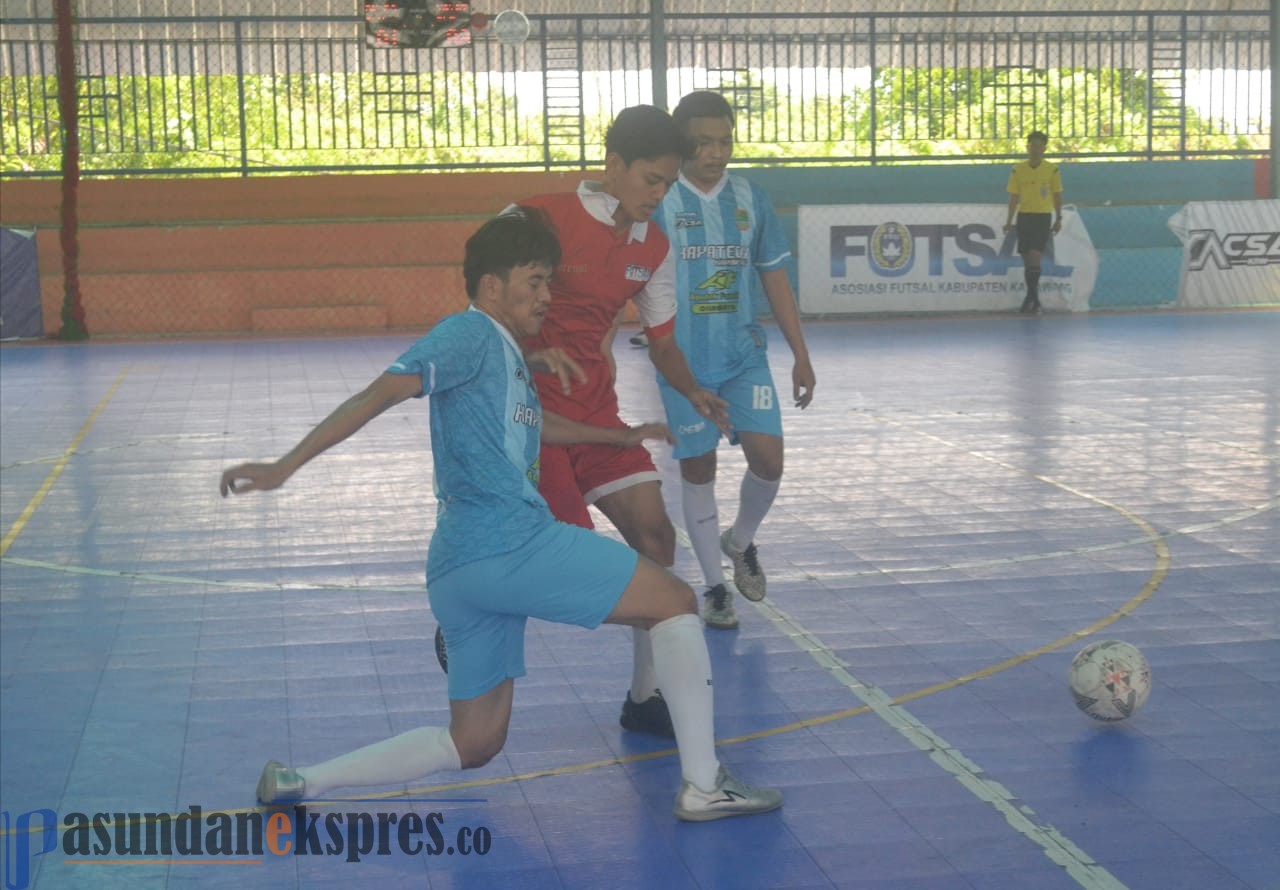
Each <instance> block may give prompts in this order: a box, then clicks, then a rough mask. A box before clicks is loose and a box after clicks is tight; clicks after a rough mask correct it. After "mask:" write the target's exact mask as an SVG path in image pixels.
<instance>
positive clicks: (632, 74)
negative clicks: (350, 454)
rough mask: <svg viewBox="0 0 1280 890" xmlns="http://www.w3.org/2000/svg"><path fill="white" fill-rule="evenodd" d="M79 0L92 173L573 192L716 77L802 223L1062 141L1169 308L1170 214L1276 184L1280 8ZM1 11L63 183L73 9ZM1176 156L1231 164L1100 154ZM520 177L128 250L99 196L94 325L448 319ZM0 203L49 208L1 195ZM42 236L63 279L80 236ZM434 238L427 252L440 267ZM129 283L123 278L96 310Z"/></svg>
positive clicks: (1125, 276)
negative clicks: (652, 122) (524, 186)
mask: <svg viewBox="0 0 1280 890" xmlns="http://www.w3.org/2000/svg"><path fill="white" fill-rule="evenodd" d="M61 2H62V0H59V3H61ZM59 3H55V4H54V5H55V6H58V5H59ZM66 5H68V6H69V7H70V8H71V9H72V10H74V12H75V13H76V16H75V20H74V24H73V31H72V40H71V41H70V43H69V45H68V47H67V49H68V50H69V51H70V57H71V58H72V59H73V60H74V67H75V72H76V83H75V99H76V103H75V117H76V119H77V120H76V127H77V130H78V137H79V143H80V156H79V158H78V167H79V169H80V171H81V175H82V176H83V177H84V178H85V181H86V184H89V183H93V182H97V181H107V180H115V179H118V178H119V177H153V178H157V179H161V180H164V181H172V180H173V179H174V178H175V177H193V176H194V177H235V178H237V179H240V180H244V179H247V178H256V179H262V178H264V177H277V176H281V175H299V174H301V175H305V174H314V173H372V172H380V173H396V172H398V173H409V174H416V173H427V174H436V173H448V172H453V171H486V170H487V171H516V170H534V171H546V172H548V173H555V172H558V171H559V172H565V173H570V174H572V175H570V176H569V177H566V178H565V179H563V180H562V181H559V182H558V183H557V184H556V185H555V187H557V188H568V187H571V186H572V184H573V183H574V182H575V181H576V178H577V175H576V174H578V173H579V172H581V171H585V170H590V169H595V168H597V167H598V166H599V165H600V162H601V159H602V155H603V148H602V143H603V135H604V130H605V128H606V127H607V125H608V123H609V121H610V120H611V119H612V117H613V115H614V114H615V113H616V112H617V111H618V110H619V109H621V108H623V107H625V106H628V105H632V104H636V103H640V102H658V103H660V104H663V103H665V104H667V105H668V106H671V105H674V103H675V102H676V101H677V100H678V99H679V97H680V96H681V95H683V94H685V93H687V92H689V91H691V90H696V89H710V90H714V91H717V92H720V93H722V94H723V95H725V96H726V97H727V98H728V99H729V101H730V103H731V105H732V107H733V109H734V112H735V115H736V129H735V142H736V146H735V155H736V159H737V160H736V163H737V164H738V165H739V167H741V168H743V169H747V170H748V171H750V170H751V169H752V168H754V172H755V173H756V174H757V175H761V174H764V173H766V172H772V171H775V170H795V169H798V168H813V173H814V177H815V178H813V179H810V180H807V182H811V183H822V184H820V185H816V186H811V187H806V188H802V189H801V190H800V191H799V192H794V193H793V192H791V190H790V188H789V187H788V188H785V189H782V190H781V192H779V191H778V190H775V191H774V195H773V197H774V201H775V203H776V204H777V205H778V206H779V207H780V208H781V210H782V212H783V215H784V219H786V220H788V225H789V226H790V227H791V228H790V232H791V234H792V237H793V239H794V238H797V237H798V235H799V232H798V229H797V228H796V225H795V208H796V207H797V206H798V205H800V204H802V203H824V202H828V201H831V200H840V201H846V202H849V203H859V202H861V203H870V202H879V203H886V202H894V201H900V202H904V203H905V202H909V203H930V202H932V203H939V202H944V203H946V202H951V203H953V202H959V201H966V202H992V203H993V204H994V203H999V202H1002V201H1003V199H1004V195H1003V190H1002V189H1003V181H1004V179H1005V177H1006V175H1007V169H1008V166H1009V165H1010V164H1011V163H1013V162H1015V161H1016V160H1018V159H1019V158H1021V157H1022V155H1023V150H1024V148H1023V142H1024V138H1025V135H1026V133H1027V132H1029V131H1030V130H1033V129H1034V130H1043V131H1046V132H1048V133H1050V134H1051V149H1050V153H1051V156H1052V157H1053V158H1054V160H1055V161H1058V162H1062V163H1064V164H1066V165H1067V166H1066V182H1067V199H1068V201H1071V202H1073V203H1078V204H1080V205H1081V206H1082V208H1083V211H1082V219H1084V221H1085V223H1086V224H1087V225H1088V226H1089V228H1090V230H1091V231H1095V230H1096V231H1097V233H1098V234H1097V235H1096V238H1095V240H1096V242H1097V243H1098V244H1099V246H1100V247H1102V253H1101V255H1100V268H1099V275H1098V292H1097V293H1098V296H1097V297H1096V299H1095V305H1096V306H1098V307H1112V306H1148V305H1163V304H1168V303H1171V302H1172V300H1173V299H1174V297H1175V294H1176V288H1177V278H1178V268H1179V265H1180V263H1181V248H1180V246H1179V244H1178V242H1177V240H1176V239H1175V238H1174V237H1173V235H1172V233H1171V232H1170V231H1169V230H1168V226H1167V225H1166V224H1165V221H1166V220H1167V219H1168V217H1169V216H1170V215H1172V214H1173V213H1174V212H1176V210H1177V209H1178V207H1180V206H1181V203H1182V202H1183V201H1185V200H1188V199H1192V198H1239V197H1248V196H1251V195H1253V194H1257V193H1258V187H1257V185H1256V184H1255V183H1254V181H1253V178H1254V173H1253V167H1252V164H1253V162H1254V160H1255V159H1261V158H1264V157H1265V155H1266V152H1267V149H1268V146H1269V143H1270V133H1271V127H1272V121H1271V86H1272V74H1271V71H1270V67H1269V54H1270V40H1269V32H1268V27H1269V19H1268V15H1267V10H1266V5H1265V4H1264V3H1261V2H1258V3H1254V4H1252V8H1246V9H1241V8H1239V7H1240V4H1239V3H1237V2H1229V0H1205V2H1188V3H1186V4H1182V5H1184V6H1185V8H1183V9H1180V8H1178V6H1179V4H1173V5H1171V4H1168V3H1157V2H1146V0H1140V2H1132V3H1129V4H1128V5H1127V8H1126V9H1125V10H1116V9H1114V8H1111V7H1110V6H1108V5H1107V4H1103V3H1101V2H1098V3H1087V2H1086V3H1073V4H1071V5H1070V6H1069V7H1067V8H1066V9H1063V8H1061V7H1060V6H1055V9H1054V11H1045V10H1044V9H1042V8H1036V6H1037V5H1036V4H1031V3H1018V4H1012V5H1011V4H1001V6H1002V8H1001V9H995V8H994V4H987V3H983V2H980V0H973V2H969V3H961V4H956V3H954V2H933V0H919V2H917V3H913V4H903V3H901V2H896V3H892V4H887V3H880V4H876V3H871V4H868V3H863V2H857V3H855V2H851V0H850V2H825V3H816V4H815V3H802V2H799V0H791V2H788V0H780V2H772V3H766V2H754V0H721V2H712V0H706V2H694V3H689V4H678V5H677V4H671V3H667V4H665V6H664V4H661V3H649V2H640V0H631V2H625V3H604V2H596V0H590V2H588V0H578V2H573V0H539V2H534V3H530V4H527V5H525V6H523V7H522V8H523V11H524V12H525V14H526V17H527V23H528V32H527V35H526V34H524V32H523V31H522V32H520V33H519V34H517V35H515V36H514V37H512V36H511V35H510V34H507V35H506V36H503V35H502V34H499V33H498V32H497V31H496V30H495V29H494V28H493V27H492V26H491V25H490V22H491V21H493V20H494V13H496V12H498V11H499V10H498V9H496V8H482V7H481V5H480V4H476V3H465V2H419V0H401V2H398V3H397V2H396V0H391V2H383V3H369V4H364V5H363V8H361V7H360V6H357V7H356V8H354V9H353V8H350V6H349V4H348V3H346V2H336V0H334V2H315V3H311V2H307V3H302V2H265V0H263V2H257V0H240V2H230V0H187V2H184V3H178V2H173V0H136V2H132V3H121V2H118V0H110V2H108V0H79V2H69V3H67V4H66ZM677 6H678V9H676V8H673V7H677ZM1039 6H1043V4H1039ZM4 10H5V17H4V19H3V20H2V21H0V105H2V106H3V109H4V111H3V115H2V116H0V178H2V179H3V180H4V181H5V182H6V183H7V184H12V183H16V182H20V181H31V182H38V181H40V180H46V181H49V182H50V183H52V182H54V181H56V180H57V179H58V178H59V177H60V176H61V175H62V169H63V167H64V162H65V161H66V158H65V157H64V149H66V148H67V145H68V143H67V133H68V127H67V124H68V115H67V113H66V111H65V110H64V109H60V108H59V105H58V99H57V96H58V90H59V85H60V81H59V78H58V74H57V64H56V58H57V50H58V41H57V28H56V26H55V22H54V20H53V19H52V18H51V17H50V15H49V12H48V10H47V9H46V5H45V4H42V3H36V2H35V0H7V2H6V3H5V6H4ZM1162 159H1168V160H1176V161H1179V162H1181V163H1183V164H1191V165H1194V164H1198V163H1201V162H1207V161H1206V159H1218V160H1219V161H1220V163H1221V165H1222V166H1220V167H1215V168H1213V169H1214V170H1215V171H1219V170H1225V171H1228V172H1226V173H1218V172H1214V173H1212V174H1210V181H1209V182H1207V183H1202V182H1198V181H1197V179H1196V176H1195V175H1192V174H1189V173H1187V172H1185V171H1186V170H1194V171H1197V173H1198V171H1200V170H1202V169H1208V168H1198V167H1187V168H1184V172H1181V173H1178V174H1172V175H1171V176H1161V175H1155V174H1149V173H1143V174H1141V175H1140V176H1136V177H1134V176H1126V175H1124V174H1115V173H1112V172H1110V171H1109V169H1108V168H1111V167H1113V166H1114V164H1113V163H1111V162H1123V161H1127V160H1142V161H1154V160H1162ZM923 164H927V165H929V166H930V168H933V167H936V166H937V165H940V164H943V165H945V164H951V165H955V168H956V173H955V174H954V176H952V178H951V179H945V178H944V179H943V180H938V181H937V182H938V183H939V184H936V185H930V186H923V185H921V184H920V181H919V180H918V179H913V178H911V177H912V174H909V173H908V174H906V175H907V178H906V179H905V180H903V179H896V178H894V177H893V176H892V175H890V173H889V171H893V170H901V169H902V168H903V167H904V166H919V165H923ZM974 165H989V169H988V170H987V171H985V172H984V173H982V175H981V176H980V177H979V178H978V179H974V178H973V175H972V174H971V173H962V172H961V171H962V170H966V169H967V168H970V167H972V166H974ZM842 167H843V168H847V169H849V170H857V169H869V170H879V171H881V172H880V173H879V174H877V176H876V177H875V178H873V179H870V180H860V183H861V184H860V186H859V189H858V190H856V191H849V190H844V191H841V189H839V188H838V187H836V186H835V185H833V183H836V182H838V176H839V174H838V173H836V172H827V173H823V172H822V171H824V170H825V171H833V170H838V169H839V168H842ZM1134 169H1137V168H1134ZM824 176H825V177H828V178H826V179H824V178H823V177H824ZM1144 177H1154V178H1153V179H1152V181H1150V182H1147V181H1145V180H1144ZM446 178H447V177H441V178H440V181H443V180H444V179H446ZM1180 178H1181V181H1179V179H1180ZM1129 180H1132V181H1129ZM1170 180H1172V183H1171V181H1170ZM886 183H893V185H886ZM1202 186H1203V187H1202ZM525 193H526V192H522V191H514V192H513V193H512V194H510V195H505V196H503V199H502V201H501V202H499V201H497V199H494V200H491V201H488V202H487V203H485V202H476V203H474V204H473V205H471V206H468V207H467V208H466V209H465V211H464V212H463V213H462V215H461V217H460V218H458V219H452V220H447V221H446V222H447V223H448V225H449V226H453V227H454V228H451V229H449V230H448V232H447V234H441V233H440V231H436V230H429V229H418V228H415V226H429V225H430V224H434V223H436V222H439V220H438V219H437V217H438V216H439V215H440V208H439V206H438V205H437V204H436V203H435V202H433V201H431V200H430V199H428V200H424V201H422V202H421V203H420V204H419V205H418V206H417V207H415V208H412V209H409V210H404V211H396V212H395V213H391V212H389V211H385V209H384V210H380V209H379V208H376V207H374V208H364V209H361V210H358V211H357V210H353V209H352V207H350V206H349V205H344V204H341V203H338V202H335V203H334V204H333V206H332V207H331V208H330V209H328V210H327V211H325V212H319V213H317V212H313V211H307V212H306V213H303V212H301V211H300V212H298V213H295V214H292V215H290V214H289V213H284V214H271V215H269V217H270V218H268V219H263V218H261V216H260V214H258V212H257V211H255V210H253V209H247V210H246V211H245V212H244V214H243V215H242V216H240V217H238V218H234V217H233V218H225V217H224V216H217V215H215V217H214V219H217V220H220V221H221V222H220V224H219V225H218V226H217V227H215V228H205V229H203V230H201V229H200V225H201V224H203V223H208V222H210V219H208V218H203V217H201V215H200V213H201V211H200V208H199V207H193V208H192V210H191V213H190V214H188V215H187V216H186V217H184V218H183V219H182V220H180V221H177V223H178V224H179V225H180V226H181V231H180V232H179V233H178V234H174V233H173V232H170V231H166V230H164V226H163V225H162V224H161V223H160V222H158V221H156V220H151V221H145V220H142V221H139V220H134V221H132V222H129V223H128V224H127V226H126V227H127V228H131V229H138V230H139V231H140V233H141V234H139V233H138V232H135V234H134V236H133V237H134V238H135V239H138V238H141V241H140V242H136V240H135V242H129V243H126V240H127V238H128V237H129V236H127V235H126V234H125V233H124V232H123V231H121V232H116V233H114V234H113V233H111V232H109V231H107V229H109V228H111V227H112V226H114V225H115V223H113V222H112V221H111V219H110V218H108V217H94V216H92V214H91V213H86V214H84V215H83V216H84V219H83V222H84V223H85V224H86V228H85V230H84V231H83V232H82V233H81V235H82V237H81V238H80V239H79V240H80V245H81V246H82V248H83V249H82V259H83V266H84V268H83V272H84V274H85V276H86V277H85V281H86V293H87V300H86V306H87V309H88V312H89V321H90V325H91V327H92V326H94V325H93V318H94V317H95V316H96V318H97V319H98V321H99V322H100V323H99V324H98V325H97V329H98V330H99V331H104V332H113V331H132V332H141V333H160V334H170V333H174V334H176V333H186V332H203V331H221V330H261V331H267V330H292V329H300V330H312V329H370V330H376V329H385V328H387V327H392V328H399V327H414V326H421V325H425V324H429V323H430V322H431V320H433V319H434V318H436V317H439V315H440V314H443V313H444V312H446V311H450V310H451V309H452V308H456V306H457V305H459V299H460V293H461V290H460V286H458V282H457V280H456V275H455V273H454V272H453V271H452V270H453V266H454V265H455V264H456V260H457V258H458V257H459V256H460V244H461V241H460V238H461V237H462V235H460V234H459V233H460V232H462V231H464V230H466V229H467V228H468V227H469V226H472V225H473V222H474V220H475V219H477V218H479V217H480V216H482V215H483V214H485V213H491V212H493V211H495V210H496V209H498V207H499V206H501V203H505V201H506V200H509V199H512V198H518V197H520V196H521V195H522V194H525ZM12 194H13V191H12V188H10V190H9V192H8V193H7V195H12ZM833 195H839V196H840V197H838V198H833ZM1108 202H1112V203H1113V204H1114V205H1121V204H1124V205H1128V207H1127V209H1123V210H1122V209H1121V208H1120V207H1119V206H1112V207H1107V206H1106V205H1107V203H1108ZM5 203H6V204H8V205H10V206H12V205H13V201H12V200H11V199H10V198H9V197H7V199H6V202H5ZM91 206H92V204H91ZM286 206H287V205H286ZM4 219H5V222H6V224H20V225H36V224H43V225H45V226H46V227H48V226H53V225H56V223H55V222H53V221H52V220H51V219H50V218H49V217H47V216H43V217H36V216H33V217H29V218H20V217H17V216H15V215H14V213H13V212H12V211H10V210H8V209H6V211H5V215H4ZM291 225H292V226H294V227H295V228H294V229H293V230H290V229H289V226H291ZM63 228H64V230H63V235H64V237H65V235H66V231H65V226H64V227H63ZM40 243H41V245H42V261H43V265H42V269H43V270H44V271H45V272H46V274H49V272H50V270H52V269H56V268H57V267H58V265H59V263H60V262H61V259H62V255H59V253H58V252H57V251H55V250H54V249H53V248H50V247H47V246H46V245H48V244H49V243H50V241H49V239H48V238H47V237H45V236H42V237H41V239H40ZM135 243H142V244H144V245H146V249H145V250H141V251H139V250H137V249H135V248H134V247H133V246H131V245H132V244H135ZM424 245H430V248H429V249H427V250H426V253H427V254H429V255H430V256H431V257H435V258H434V259H430V260H429V261H426V262H423V261H422V260H421V257H422V255H423V254H424ZM436 245H445V248H444V249H443V252H440V251H435V246H436ZM796 249H797V252H798V253H799V254H803V253H804V252H805V251H812V250H814V249H816V246H815V245H811V244H806V243H798V244H796ZM450 250H453V253H450V252H449V251H450ZM433 251H435V252H433ZM210 254H212V255H210ZM63 255H65V254H63ZM108 276H109V277H110V278H111V281H112V283H113V287H114V288H115V289H116V290H115V296H114V297H113V299H112V300H111V301H110V302H109V304H108V303H106V302H102V301H100V300H99V301H97V303H96V305H95V299H96V298H97V297H98V296H99V295H100V293H101V291H100V290H97V288H100V286H101V285H102V284H103V282H104V281H105V280H106V277H108ZM450 276H454V277H450ZM50 287H52V285H47V286H46V302H47V303H48V302H50V300H49V297H48V291H49V289H50ZM175 300H176V301H177V302H176V303H175ZM179 306H186V307H187V308H186V309H182V308H178V307H179ZM194 307H199V308H198V311H197V309H196V308H194ZM50 308H51V307H46V315H48V314H49V309H50Z"/></svg>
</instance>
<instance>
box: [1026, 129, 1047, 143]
mask: <svg viewBox="0 0 1280 890" xmlns="http://www.w3.org/2000/svg"><path fill="white" fill-rule="evenodd" d="M1032 139H1039V140H1040V141H1041V142H1043V143H1044V144H1045V145H1048V144H1049V137H1048V136H1047V135H1045V134H1044V133H1042V132H1041V131H1039V130H1032V131H1031V132H1030V133H1028V134H1027V141H1028V142H1030V141H1031V140H1032Z"/></svg>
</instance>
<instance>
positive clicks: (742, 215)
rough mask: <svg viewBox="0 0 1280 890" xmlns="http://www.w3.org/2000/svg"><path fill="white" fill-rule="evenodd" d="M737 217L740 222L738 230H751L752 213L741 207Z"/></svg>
mask: <svg viewBox="0 0 1280 890" xmlns="http://www.w3.org/2000/svg"><path fill="white" fill-rule="evenodd" d="M736 217H737V222H738V231H739V232H750V231H751V215H750V214H749V213H747V211H746V210H745V209H744V208H742V207H739V208H738V212H737V214H736Z"/></svg>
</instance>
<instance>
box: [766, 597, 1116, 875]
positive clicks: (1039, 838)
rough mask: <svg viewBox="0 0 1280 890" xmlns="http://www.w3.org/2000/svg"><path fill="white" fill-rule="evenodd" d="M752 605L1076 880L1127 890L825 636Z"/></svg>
mask: <svg viewBox="0 0 1280 890" xmlns="http://www.w3.org/2000/svg"><path fill="white" fill-rule="evenodd" d="M753 605H754V606H755V607H756V609H757V610H759V611H760V612H763V613H764V614H765V616H766V617H768V619H769V620H770V621H771V622H773V624H774V625H775V626H777V627H778V629H779V630H781V631H782V632H783V633H784V634H786V635H787V636H788V637H790V638H791V639H792V640H793V641H794V642H795V643H796V645H797V646H799V647H800V648H801V649H803V650H804V651H806V652H807V653H808V654H809V656H810V657H811V658H813V660H814V661H816V662H817V663H818V664H819V665H820V666H821V667H822V668H823V669H824V670H826V671H827V672H828V673H830V674H831V676H833V677H835V678H836V680H837V681H839V682H840V684H841V685H843V686H844V687H845V688H846V689H848V690H849V691H850V692H852V693H853V694H854V695H855V696H856V697H857V698H858V699H860V700H861V701H862V702H863V704H865V705H867V707H869V708H870V709H871V710H872V711H874V712H875V714H876V716H877V717H879V718H880V719H881V720H883V721H884V722H885V723H887V724H889V726H891V727H893V728H894V729H895V730H897V732H898V733H899V734H900V735H902V736H903V737H904V738H906V739H907V741H909V742H911V744H913V745H915V746H916V748H918V749H920V750H921V751H924V752H925V753H927V754H928V755H929V759H930V760H932V761H933V762H934V763H936V764H938V766H940V767H942V769H944V770H946V771H947V772H948V773H950V774H951V775H952V776H953V777H954V778H955V780H956V781H957V782H959V783H960V784H961V785H963V786H964V787H965V788H966V789H968V791H969V792H970V793H971V794H973V796H974V797H977V798H978V799H979V800H981V801H982V802H983V803H986V804H989V805H990V806H992V807H994V808H995V809H996V811H997V812H999V813H1000V815H1002V816H1004V818H1005V821H1006V822H1008V823H1009V825H1010V826H1011V827H1012V828H1013V829H1014V830H1015V831H1017V832H1018V833H1019V834H1021V835H1022V836H1023V837H1026V838H1027V839H1028V840H1030V841H1031V842H1032V843H1034V844H1036V845H1037V846H1039V847H1040V849H1041V850H1043V851H1044V855H1045V856H1047V857H1049V859H1050V860H1051V861H1053V862H1054V863H1056V864H1058V865H1060V866H1062V867H1063V868H1064V869H1065V870H1066V872H1067V874H1069V875H1070V876H1071V877H1072V878H1074V879H1075V881H1076V883H1077V884H1079V885H1080V886H1081V887H1086V888H1088V890H1123V888H1124V887H1125V886H1126V885H1125V884H1123V883H1121V882H1120V881H1119V880H1118V879H1117V878H1116V877H1115V876H1114V875H1112V874H1111V873H1110V872H1109V871H1107V870H1106V869H1105V868H1103V867H1102V866H1101V865H1099V864H1098V863H1097V862H1096V861H1095V860H1094V859H1093V857H1091V856H1090V855H1089V854H1088V853H1085V852H1084V851H1083V850H1081V849H1080V848H1079V847H1077V846H1076V845H1075V844H1073V843H1072V842H1071V840H1070V839H1069V838H1067V837H1066V836H1065V835H1064V834H1062V832H1060V831H1058V829H1056V828H1054V827H1053V826H1052V825H1050V824H1049V823H1048V822H1045V821H1044V820H1042V819H1041V818H1040V817H1039V816H1037V815H1036V814H1035V811H1033V810H1032V809H1031V807H1029V806H1027V805H1026V804H1025V803H1022V802H1021V801H1020V800H1018V798H1017V797H1015V796H1014V795H1013V793H1012V792H1010V791H1009V789H1007V788H1005V787H1004V786H1003V785H1001V784H1000V783H999V782H997V781H995V780H994V779H992V778H990V777H989V776H988V775H987V774H986V773H985V772H983V770H982V767H980V766H978V765H977V764H976V763H974V762H973V761H972V760H970V759H969V758H968V757H965V756H964V754H963V753H961V752H960V751H958V750H956V749H955V748H953V747H952V746H951V745H950V744H949V743H948V742H947V741H946V740H945V739H943V738H942V737H941V736H939V735H938V734H937V733H935V732H933V730H931V729H929V727H927V726H925V725H924V724H923V723H921V722H920V721H919V720H918V719H916V717H915V716H914V715H913V714H912V713H911V712H910V711H908V710H907V709H906V708H904V707H903V706H902V705H897V704H894V703H893V698H892V696H890V695H888V694H887V693H885V692H884V690H882V689H879V688H877V687H875V686H869V685H867V684H866V683H863V682H862V681H861V680H859V679H858V678H857V677H855V676H853V674H851V673H849V671H848V670H847V668H848V665H847V664H846V663H845V662H843V661H841V660H840V659H839V658H837V657H836V655H835V653H834V652H832V651H831V649H830V648H828V647H827V645H826V644H825V643H823V642H822V640H820V639H818V638H817V637H815V636H814V635H813V634H811V633H810V632H809V631H808V630H806V629H805V628H804V627H803V626H801V625H800V624H799V623H798V622H796V621H795V620H794V619H792V618H791V617H790V616H789V615H787V614H786V613H784V612H782V611H781V610H780V609H778V608H776V607H774V606H773V604H772V603H770V602H769V601H768V600H767V599H766V600H763V601H762V602H758V603H754V604H753Z"/></svg>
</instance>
